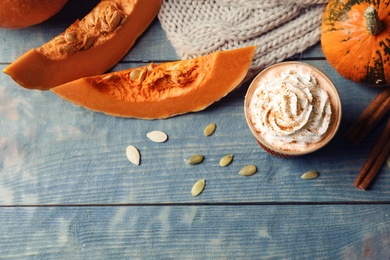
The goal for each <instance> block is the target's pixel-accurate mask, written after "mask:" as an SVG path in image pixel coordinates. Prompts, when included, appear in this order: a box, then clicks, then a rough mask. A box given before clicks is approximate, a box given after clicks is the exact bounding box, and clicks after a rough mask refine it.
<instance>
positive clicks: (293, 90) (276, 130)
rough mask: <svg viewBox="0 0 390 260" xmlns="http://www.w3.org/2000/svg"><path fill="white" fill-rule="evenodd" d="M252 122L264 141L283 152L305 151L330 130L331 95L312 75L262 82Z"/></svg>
mask: <svg viewBox="0 0 390 260" xmlns="http://www.w3.org/2000/svg"><path fill="white" fill-rule="evenodd" d="M250 111H251V121H252V123H253V125H254V127H255V129H256V130H257V131H258V132H259V133H260V135H261V136H262V137H263V138H264V140H265V141H266V142H267V143H269V144H272V145H273V146H275V147H277V148H279V149H282V150H291V149H294V148H298V147H300V146H301V147H302V148H304V147H306V146H307V144H308V143H315V142H317V141H319V140H320V139H321V137H322V136H323V135H324V134H325V132H326V131H327V129H328V126H329V123H330V117H331V113H332V112H331V106H330V100H329V97H328V94H327V92H326V91H325V90H323V89H322V88H321V87H320V86H319V84H318V83H317V80H316V79H315V78H314V77H313V76H312V75H310V74H307V73H302V72H298V71H295V70H289V71H287V72H284V73H282V74H281V75H280V77H277V78H274V79H272V80H270V81H267V82H263V83H262V84H260V85H259V86H258V88H257V89H256V91H255V92H254V94H253V98H252V101H251V103H250Z"/></svg>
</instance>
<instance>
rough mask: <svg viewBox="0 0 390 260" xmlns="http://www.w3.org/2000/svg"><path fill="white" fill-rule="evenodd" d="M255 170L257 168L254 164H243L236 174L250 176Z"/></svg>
mask: <svg viewBox="0 0 390 260" xmlns="http://www.w3.org/2000/svg"><path fill="white" fill-rule="evenodd" d="M256 172H257V168H256V166H255V165H253V164H249V165H247V166H245V167H244V168H242V169H241V170H240V171H239V172H238V174H240V175H242V176H251V175H253V174H255V173H256Z"/></svg>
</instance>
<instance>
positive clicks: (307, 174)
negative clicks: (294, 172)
mask: <svg viewBox="0 0 390 260" xmlns="http://www.w3.org/2000/svg"><path fill="white" fill-rule="evenodd" d="M318 176H319V173H318V172H317V171H308V172H305V173H304V174H302V175H301V178H302V179H304V180H312V179H315V178H317V177H318Z"/></svg>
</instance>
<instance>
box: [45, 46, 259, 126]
mask: <svg viewBox="0 0 390 260" xmlns="http://www.w3.org/2000/svg"><path fill="white" fill-rule="evenodd" d="M255 49H256V47H255V46H249V47H243V48H239V49H234V50H228V51H219V52H216V53H212V54H209V55H205V56H201V57H197V58H194V59H192V60H181V61H175V62H165V63H161V64H157V65H156V64H150V65H147V66H143V67H139V68H130V69H127V70H122V71H118V72H112V73H108V74H105V75H98V76H92V77H86V78H82V79H78V80H75V81H72V82H68V83H65V84H63V85H61V86H58V87H55V88H52V89H51V91H53V92H54V93H56V94H57V95H58V96H60V97H62V98H63V99H65V100H67V101H70V102H72V103H74V104H76V105H79V106H83V107H85V108H87V109H90V110H93V111H97V112H103V113H105V114H108V115H112V116H120V117H132V118H141V119H163V118H168V117H172V116H175V115H179V114H184V113H188V112H195V111H200V110H203V109H205V108H206V107H208V106H209V105H211V104H212V103H214V102H216V101H218V100H219V99H221V98H222V97H224V96H225V95H227V94H228V93H229V92H230V91H232V90H233V89H235V88H236V87H237V86H238V85H239V84H240V83H241V82H242V80H243V79H244V77H245V76H246V74H247V72H248V69H249V66H250V65H251V63H252V59H253V55H254V52H255Z"/></svg>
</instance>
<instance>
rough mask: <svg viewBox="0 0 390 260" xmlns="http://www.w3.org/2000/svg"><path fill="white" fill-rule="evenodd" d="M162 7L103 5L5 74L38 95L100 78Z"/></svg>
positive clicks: (152, 3)
mask: <svg viewBox="0 0 390 260" xmlns="http://www.w3.org/2000/svg"><path fill="white" fill-rule="evenodd" d="M160 6H161V0H148V1H145V0H102V1H101V2H100V3H99V4H98V5H97V6H96V7H95V8H94V9H93V10H92V11H91V12H90V13H89V14H87V15H86V16H85V17H84V18H83V19H82V20H77V21H76V22H74V23H73V24H72V25H71V26H70V27H69V28H67V29H66V30H65V32H63V33H62V34H60V35H59V36H57V37H55V38H53V39H52V40H51V41H49V42H47V43H46V44H44V45H42V46H41V47H39V48H36V49H32V50H30V51H28V52H27V53H25V54H24V55H22V56H21V57H20V58H18V59H17V60H16V61H15V62H13V63H12V64H11V65H9V66H8V67H6V68H5V69H4V70H3V72H4V73H6V74H9V75H10V76H11V77H12V78H13V79H14V80H15V81H16V82H17V83H18V84H20V85H21V86H23V87H26V88H29V89H41V90H47V89H50V88H52V87H55V86H57V85H61V84H63V83H65V82H68V81H72V80H75V79H78V78H81V77H87V76H92V75H98V74H101V73H104V72H105V71H107V70H108V69H109V68H111V67H112V66H114V65H115V64H116V63H118V62H119V61H120V60H121V59H122V58H123V56H124V55H125V54H126V53H127V52H128V51H129V49H130V48H131V46H132V45H133V44H134V42H135V40H136V39H137V38H138V36H139V35H140V34H141V33H142V32H143V31H144V30H145V29H146V28H147V27H148V26H149V24H150V23H151V22H152V21H153V19H154V18H155V16H156V15H157V13H158V11H159V8H160Z"/></svg>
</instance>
